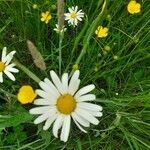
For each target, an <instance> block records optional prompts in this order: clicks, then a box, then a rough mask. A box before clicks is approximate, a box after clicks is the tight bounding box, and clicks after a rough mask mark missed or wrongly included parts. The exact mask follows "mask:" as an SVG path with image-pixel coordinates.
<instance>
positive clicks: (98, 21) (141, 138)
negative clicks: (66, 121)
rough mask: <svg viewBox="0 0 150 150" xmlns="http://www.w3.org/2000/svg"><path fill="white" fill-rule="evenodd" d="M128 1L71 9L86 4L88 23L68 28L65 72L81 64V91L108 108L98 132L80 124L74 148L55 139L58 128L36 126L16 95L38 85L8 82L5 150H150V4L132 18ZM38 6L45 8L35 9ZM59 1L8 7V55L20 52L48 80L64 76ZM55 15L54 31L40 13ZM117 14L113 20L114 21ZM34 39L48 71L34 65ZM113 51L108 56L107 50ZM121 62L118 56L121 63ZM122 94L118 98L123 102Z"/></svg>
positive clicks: (27, 0) (2, 20)
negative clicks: (89, 87) (99, 32)
mask: <svg viewBox="0 0 150 150" xmlns="http://www.w3.org/2000/svg"><path fill="white" fill-rule="evenodd" d="M128 2H129V1H128V0H126V1H125V0H107V1H106V6H105V8H104V10H102V5H103V3H104V2H103V0H97V1H95V0H87V1H79V0H76V1H75V0H67V1H66V5H65V11H67V7H70V6H72V5H78V6H79V8H80V9H82V10H83V11H84V12H85V13H86V18H85V19H84V21H83V22H81V23H80V24H79V26H78V27H77V28H73V27H71V26H70V27H69V26H67V22H66V23H65V24H66V26H67V31H66V32H65V35H64V39H63V45H62V68H61V71H62V72H65V71H67V72H71V71H72V66H73V65H74V64H76V63H78V65H79V68H80V71H81V76H80V78H81V85H83V86H84V85H86V84H89V83H94V84H95V85H96V90H95V91H94V93H95V94H96V96H97V100H96V103H97V104H100V105H102V106H103V109H104V110H103V117H101V118H100V123H99V125H98V126H91V127H90V128H89V129H88V134H84V133H82V132H80V130H79V129H77V128H76V126H75V125H74V124H73V123H72V125H71V132H70V136H69V140H68V142H67V143H63V142H60V141H59V139H56V138H54V136H53V135H52V132H51V129H49V130H48V131H43V130H42V125H38V126H36V125H34V124H33V119H34V118H33V116H31V115H29V113H28V110H29V108H31V107H33V106H32V105H21V104H20V103H19V102H17V99H16V94H17V92H18V89H19V88H20V86H21V85H24V84H31V85H32V86H33V87H34V88H38V84H37V83H36V82H35V81H34V80H32V79H31V78H29V77H28V76H27V75H26V74H25V73H24V72H22V71H20V72H19V74H17V75H16V76H15V77H16V82H12V81H10V80H7V79H6V78H5V80H4V81H5V82H4V83H3V84H1V85H0V149H6V150H28V149H31V150H41V149H42V150H49V149H52V150H56V149H58V150H60V149H62V150H63V149H67V150H73V149H75V150H83V149H86V150H88V149H89V150H149V149H150V142H149V141H150V138H149V135H150V124H149V121H150V116H149V113H150V110H149V108H150V102H149V100H150V90H149V89H150V75H149V72H150V63H149V59H150V53H149V52H150V40H149V39H150V3H149V0H143V1H140V0H139V2H140V3H141V6H142V11H141V13H139V14H136V15H130V14H129V13H128V12H127V9H126V7H127V4H128ZM34 3H37V4H38V5H39V9H37V10H34V9H33V8H32V5H33V4H34ZM52 5H56V1H54V0H51V1H46V0H44V1H42V0H37V1H34V0H13V1H9V0H0V49H2V48H3V47H4V46H7V47H8V50H9V51H11V50H16V51H17V54H16V58H17V60H19V62H20V63H22V64H24V65H25V66H26V67H27V68H28V69H29V70H31V71H32V72H34V73H35V75H37V76H38V77H39V78H40V79H41V80H43V79H44V78H45V77H49V71H50V70H51V69H54V70H55V71H56V72H57V73H58V72H59V48H58V46H59V36H58V35H57V34H56V33H55V32H54V31H53V28H54V27H55V24H56V23H57V15H56V13H57V10H56V9H52ZM46 10H50V11H51V13H52V16H53V19H52V20H51V21H50V23H49V24H48V25H46V24H44V23H43V22H41V21H40V17H41V16H40V14H41V12H43V11H46ZM108 15H110V17H109V16H108ZM98 25H103V26H108V27H109V35H108V36H107V37H106V38H104V39H98V38H97V37H96V36H95V34H94V32H95V30H96V28H97V26H98ZM27 40H31V41H32V42H33V43H34V44H35V45H36V47H37V49H38V50H39V52H40V53H41V54H42V56H43V58H44V60H45V63H46V66H47V69H46V71H42V70H39V69H38V68H37V67H36V66H35V65H34V63H33V60H32V57H31V55H30V53H29V51H28V48H27V45H26V41H27ZM105 46H109V47H110V49H111V50H110V51H109V52H107V53H106V52H105V51H104V47H105ZM114 56H118V59H117V60H115V59H114ZM116 93H118V95H116Z"/></svg>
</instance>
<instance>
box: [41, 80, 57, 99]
mask: <svg viewBox="0 0 150 150" xmlns="http://www.w3.org/2000/svg"><path fill="white" fill-rule="evenodd" d="M39 85H40V87H41V88H42V89H43V90H44V91H45V92H46V93H50V95H53V97H54V98H55V99H57V98H58V97H59V93H58V92H55V91H54V90H53V89H52V88H50V86H49V85H48V84H46V83H45V82H43V81H40V83H39Z"/></svg>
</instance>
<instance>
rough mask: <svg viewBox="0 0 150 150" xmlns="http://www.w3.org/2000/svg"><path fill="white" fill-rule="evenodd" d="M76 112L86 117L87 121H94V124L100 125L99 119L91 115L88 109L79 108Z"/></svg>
mask: <svg viewBox="0 0 150 150" xmlns="http://www.w3.org/2000/svg"><path fill="white" fill-rule="evenodd" d="M75 112H76V113H77V114H78V115H79V116H81V117H83V118H84V119H86V120H87V121H89V122H90V123H92V124H94V125H98V123H99V121H98V120H97V119H96V118H95V117H94V116H93V115H91V114H90V113H89V112H88V111H86V110H83V109H80V108H77V109H76V111H75Z"/></svg>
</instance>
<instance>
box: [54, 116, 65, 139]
mask: <svg viewBox="0 0 150 150" xmlns="http://www.w3.org/2000/svg"><path fill="white" fill-rule="evenodd" d="M62 123H63V116H62V115H59V116H58V117H57V119H56V120H55V122H54V125H53V135H54V136H55V137H56V138H58V130H59V129H60V128H61V126H62Z"/></svg>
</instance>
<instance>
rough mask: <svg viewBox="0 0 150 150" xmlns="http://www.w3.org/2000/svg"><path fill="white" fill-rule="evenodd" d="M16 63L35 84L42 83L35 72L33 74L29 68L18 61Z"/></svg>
mask: <svg viewBox="0 0 150 150" xmlns="http://www.w3.org/2000/svg"><path fill="white" fill-rule="evenodd" d="M14 63H15V64H16V65H17V66H18V68H20V69H21V70H22V71H23V72H25V73H26V74H27V75H28V76H29V77H30V78H31V79H33V80H34V81H35V82H37V83H39V82H40V81H41V80H40V79H39V78H38V77H37V76H36V75H35V74H34V73H33V72H31V71H30V70H29V69H28V68H27V67H25V66H24V65H22V64H21V63H20V62H19V61H18V60H16V59H15V60H14Z"/></svg>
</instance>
